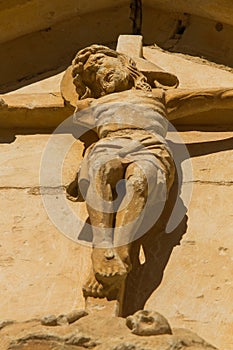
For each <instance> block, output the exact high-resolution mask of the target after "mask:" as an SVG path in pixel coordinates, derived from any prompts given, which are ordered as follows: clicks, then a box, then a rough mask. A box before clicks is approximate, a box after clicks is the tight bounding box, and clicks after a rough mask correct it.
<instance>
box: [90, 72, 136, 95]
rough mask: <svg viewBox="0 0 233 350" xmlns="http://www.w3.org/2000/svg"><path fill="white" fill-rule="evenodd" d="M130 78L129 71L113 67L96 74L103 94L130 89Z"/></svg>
mask: <svg viewBox="0 0 233 350" xmlns="http://www.w3.org/2000/svg"><path fill="white" fill-rule="evenodd" d="M100 73H101V71H100ZM129 79H130V77H129V74H128V72H126V71H125V70H120V69H111V70H109V71H108V72H107V73H106V72H105V71H104V72H103V74H97V76H96V81H97V83H98V84H99V85H100V86H101V90H102V91H101V96H104V95H107V94H111V93H113V92H120V91H124V90H128V89H130V88H131V86H130V84H129Z"/></svg>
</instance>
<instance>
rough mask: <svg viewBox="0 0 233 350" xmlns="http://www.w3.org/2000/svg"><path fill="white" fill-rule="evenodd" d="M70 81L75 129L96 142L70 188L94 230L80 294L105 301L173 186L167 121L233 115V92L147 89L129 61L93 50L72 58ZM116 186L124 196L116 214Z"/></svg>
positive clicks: (110, 52)
mask: <svg viewBox="0 0 233 350" xmlns="http://www.w3.org/2000/svg"><path fill="white" fill-rule="evenodd" d="M73 77H74V84H75V85H76V90H77V92H78V94H79V100H78V101H77V108H76V112H75V117H74V122H75V123H77V124H81V125H82V124H84V125H86V126H88V127H90V128H92V129H94V130H95V131H96V133H97V135H98V137H99V141H98V142H97V143H96V144H94V145H92V146H91V147H90V148H89V149H88V150H87V152H86V154H85V156H84V160H83V162H82V164H81V167H80V171H79V176H78V177H77V179H76V181H75V182H73V183H72V186H71V187H70V188H73V189H74V187H75V186H76V192H77V191H78V187H80V189H81V191H82V194H83V195H84V197H85V200H86V203H87V210H88V213H89V217H90V222H91V225H92V230H93V251H92V263H93V269H92V271H91V273H90V278H89V280H88V281H87V283H86V284H85V286H84V295H85V296H94V297H105V296H108V295H109V293H111V291H112V290H114V289H117V288H118V287H119V286H120V285H121V284H122V283H123V282H124V279H125V278H126V276H127V274H128V272H129V271H130V269H131V268H132V266H131V262H130V248H131V244H132V241H133V240H134V235H135V232H136V231H137V229H138V227H139V225H140V223H141V220H142V218H143V214H142V213H143V210H144V209H145V208H146V206H147V205H153V206H155V208H156V207H157V208H158V210H157V215H158V216H159V214H160V213H161V210H162V208H163V205H164V203H165V202H166V200H167V197H168V193H169V190H170V188H171V186H172V184H173V181H174V173H175V166H174V163H173V160H172V154H171V151H170V149H169V147H168V145H167V143H166V140H165V137H166V132H167V124H168V121H170V120H174V119H177V118H182V117H186V116H187V115H190V114H194V113H197V112H202V111H207V110H211V109H213V108H233V89H229V88H228V89H206V90H205V89H200V90H186V89H178V88H173V89H169V90H165V89H163V88H161V87H159V88H152V86H151V85H149V84H148V82H147V81H146V78H145V77H144V75H143V74H142V73H141V72H140V71H139V70H138V69H137V68H136V65H135V63H134V61H133V60H132V59H131V58H129V57H127V56H125V55H124V54H120V53H117V52H116V51H113V50H110V49H108V48H107V47H104V46H98V45H92V46H90V47H88V48H85V49H83V50H81V51H80V52H79V53H78V54H77V55H76V58H75V60H74V61H73ZM155 85H156V83H155ZM121 180H125V188H124V191H125V193H124V196H122V198H120V202H119V203H118V209H117V211H115V209H114V202H115V201H116V199H117V190H119V188H117V186H118V184H119V183H120V181H121ZM118 197H121V196H120V194H119V191H118ZM129 199H130V200H129Z"/></svg>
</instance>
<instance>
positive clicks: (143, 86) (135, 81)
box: [72, 45, 152, 100]
mask: <svg viewBox="0 0 233 350" xmlns="http://www.w3.org/2000/svg"><path fill="white" fill-rule="evenodd" d="M97 53H102V54H104V55H106V56H110V57H115V58H118V59H119V60H120V61H121V63H122V64H123V65H124V67H126V69H127V70H128V72H129V77H130V81H131V84H132V87H134V88H135V89H138V90H145V91H151V90H152V89H151V86H150V85H149V84H148V83H147V79H146V77H145V76H144V75H143V74H142V73H141V72H140V71H139V70H138V69H137V67H136V63H135V62H134V60H132V58H130V57H128V56H126V55H124V54H122V53H118V52H116V51H114V50H111V49H109V48H108V47H106V46H101V45H91V46H89V47H86V48H85V49H83V50H80V51H79V52H78V53H77V55H76V57H75V59H74V60H73V62H72V66H73V69H72V76H73V78H74V79H73V83H74V85H75V87H76V91H77V93H78V95H79V99H80V100H81V99H84V98H87V97H93V92H92V90H91V87H90V86H89V87H88V86H87V85H86V84H85V83H84V81H83V79H82V72H83V67H84V64H85V63H86V62H87V60H88V58H89V57H90V56H91V55H95V54H97ZM95 67H96V69H97V67H98V64H97V62H96V63H94V64H93V70H95Z"/></svg>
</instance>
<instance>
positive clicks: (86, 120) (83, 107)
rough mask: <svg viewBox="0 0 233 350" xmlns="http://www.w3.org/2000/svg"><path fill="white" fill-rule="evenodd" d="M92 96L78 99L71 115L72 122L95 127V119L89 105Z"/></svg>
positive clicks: (91, 127)
mask: <svg viewBox="0 0 233 350" xmlns="http://www.w3.org/2000/svg"><path fill="white" fill-rule="evenodd" d="M92 101H93V98H85V99H84V100H78V101H77V104H76V109H75V112H74V115H73V122H74V124H79V125H82V126H85V127H87V128H88V129H94V128H95V119H94V116H93V113H92V108H91V107H90V105H91V102H92Z"/></svg>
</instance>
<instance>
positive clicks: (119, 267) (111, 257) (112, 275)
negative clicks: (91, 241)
mask: <svg viewBox="0 0 233 350" xmlns="http://www.w3.org/2000/svg"><path fill="white" fill-rule="evenodd" d="M92 263H93V270H94V273H95V277H96V279H97V281H99V282H100V283H102V284H103V285H104V286H105V285H112V286H113V285H118V284H119V283H121V282H122V281H123V280H124V279H125V278H126V276H127V272H128V271H127V266H126V265H125V264H124V262H123V261H122V260H121V258H120V256H119V255H118V253H117V250H116V249H114V248H93V251H92Z"/></svg>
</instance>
